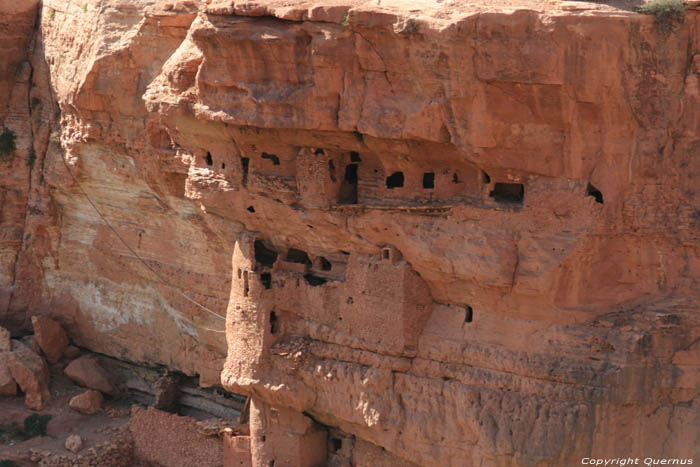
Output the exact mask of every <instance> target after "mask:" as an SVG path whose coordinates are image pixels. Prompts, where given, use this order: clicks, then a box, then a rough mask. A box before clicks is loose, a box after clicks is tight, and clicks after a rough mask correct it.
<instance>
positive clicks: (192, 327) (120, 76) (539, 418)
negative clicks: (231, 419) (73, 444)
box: [0, 0, 700, 467]
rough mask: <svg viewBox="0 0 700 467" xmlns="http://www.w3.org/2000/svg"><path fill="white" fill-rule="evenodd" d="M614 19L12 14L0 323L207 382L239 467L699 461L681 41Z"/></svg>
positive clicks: (389, 8)
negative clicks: (238, 410) (242, 412)
mask: <svg viewBox="0 0 700 467" xmlns="http://www.w3.org/2000/svg"><path fill="white" fill-rule="evenodd" d="M5 3H6V2H5ZM632 3H633V2H626V1H619V2H605V3H585V2H547V1H536V0H523V1H515V0H501V1H498V2H486V1H475V2H470V3H467V2H463V1H451V2H428V1H419V2H405V1H400V0H382V2H358V3H355V4H352V3H351V2H342V1H335V0H326V1H316V2H311V1H308V2H307V1H299V2H285V1H281V0H279V1H278V0H263V1H257V2H246V1H242V2H232V1H230V0H228V1H224V0H211V1H206V2H199V1H197V2H187V1H169V2H165V1H158V0H149V1H147V2H137V1H135V0H106V1H104V2H93V1H88V2H83V1H78V0H69V1H62V2H59V1H58V0H45V1H44V2H43V4H42V7H41V11H40V12H39V17H38V18H37V19H36V21H37V24H38V27H37V29H36V30H34V29H32V27H33V24H34V23H33V22H32V21H33V20H31V21H30V19H31V18H33V16H32V15H33V14H34V13H35V12H34V10H32V9H31V8H29V7H27V10H26V11H25V12H24V13H22V14H24V15H25V16H23V18H25V21H24V23H22V22H16V23H13V24H16V26H13V31H16V32H14V33H13V34H17V37H21V38H22V41H23V42H22V41H18V42H16V43H17V44H20V46H18V47H17V48H16V49H12V50H11V51H10V49H7V50H8V51H5V49H2V53H12V54H14V55H13V57H15V58H13V60H14V61H16V62H17V63H18V65H16V66H15V68H12V69H9V68H8V69H5V70H4V71H3V75H2V76H0V79H1V80H2V81H1V82H2V85H1V86H0V92H2V94H3V96H0V104H1V105H0V118H2V119H4V120H0V123H2V124H3V125H4V126H6V127H11V128H13V129H14V131H15V133H16V134H17V135H18V140H17V141H18V144H17V146H18V148H17V150H16V151H15V157H14V159H13V160H12V161H9V162H3V161H0V164H4V165H3V168H4V171H3V172H2V173H0V187H2V193H3V194H2V196H4V197H5V198H3V201H2V208H1V209H2V216H0V228H2V232H3V234H2V237H1V238H0V260H1V261H0V313H2V315H0V316H2V322H0V325H3V326H5V327H8V328H9V329H11V330H12V331H13V332H21V331H22V330H25V329H28V326H29V323H30V317H31V316H32V315H33V314H46V315H52V316H53V317H54V318H55V319H56V320H57V321H59V322H60V323H61V324H62V325H63V326H64V327H65V329H66V331H67V332H68V334H69V336H70V338H71V339H72V340H73V341H74V342H75V343H76V344H77V345H80V346H82V347H87V348H89V349H91V350H93V351H97V352H102V353H105V354H108V355H113V356H116V357H121V358H125V359H129V360H132V361H139V362H146V363H151V364H162V365H166V366H168V367H170V368H172V369H175V370H180V371H182V372H184V373H186V374H190V375H194V374H200V375H202V384H203V385H211V384H213V383H212V380H213V378H212V376H211V375H212V374H216V373H218V371H219V370H220V369H221V367H222V365H223V372H222V373H221V383H222V384H223V386H224V387H225V388H226V389H228V390H229V391H233V392H236V393H243V394H247V395H250V396H251V398H252V403H251V414H250V430H251V433H250V439H249V440H243V438H242V439H241V441H240V442H237V444H236V446H235V447H237V449H238V448H239V447H240V446H239V444H240V445H241V446H242V445H244V444H245V445H246V446H248V444H249V446H250V451H251V456H252V457H251V462H252V465H270V462H273V461H274V462H276V464H275V465H277V466H278V467H279V466H280V465H311V464H314V463H316V464H324V463H327V464H328V465H346V464H347V463H351V462H352V463H353V465H358V466H376V465H396V466H399V465H424V466H433V465H445V466H450V465H453V466H461V465H551V466H560V465H575V464H578V463H580V460H581V458H583V457H630V456H631V457H640V458H641V457H656V458H662V457H663V458H692V457H693V456H695V458H696V459H697V458H699V457H700V397H698V388H699V387H700V344H699V342H700V315H699V314H698V307H697V303H698V295H700V292H699V291H700V287H698V285H699V284H698V282H699V281H698V278H699V277H700V254H699V249H700V237H699V235H698V234H699V233H700V197H698V196H696V194H695V192H696V191H697V188H696V187H697V185H698V177H700V158H698V157H697V156H698V154H697V153H698V150H699V148H700V139H699V137H698V129H699V128H700V58H699V57H700V47H699V45H698V38H699V37H700V34H699V33H700V14H699V13H698V10H697V9H696V7H695V5H691V8H689V10H688V11H687V12H686V15H685V19H684V21H683V22H682V24H679V25H676V26H675V28H674V29H673V30H672V31H670V32H668V33H664V32H662V31H660V30H659V28H658V27H657V26H656V25H655V24H654V19H653V17H650V16H645V15H640V14H637V13H635V12H634V10H633V8H632ZM17 14H20V13H16V12H15V11H12V10H11V9H9V7H6V6H5V4H4V3H3V2H1V1H0V21H1V22H2V23H3V24H5V23H7V22H8V21H10V20H12V19H13V18H15V16H13V15H17ZM22 25H24V26H22ZM27 70H29V71H27ZM33 98H36V99H37V100H36V101H34V100H33ZM3 99H4V100H3ZM33 102H34V103H35V105H34V106H32V103H33ZM37 102H38V103H37ZM31 154H34V157H35V159H31V157H30V156H31ZM30 159H31V160H32V161H33V162H32V164H29V162H28V161H29V160H30ZM218 315H220V316H218ZM224 317H225V322H224V319H223V318H224ZM224 355H226V360H225V364H224V363H223V356H224ZM267 440H269V441H267ZM236 452H238V451H236ZM244 465H245V464H244Z"/></svg>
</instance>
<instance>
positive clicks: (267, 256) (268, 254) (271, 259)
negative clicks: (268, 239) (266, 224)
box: [253, 240, 277, 268]
mask: <svg viewBox="0 0 700 467" xmlns="http://www.w3.org/2000/svg"><path fill="white" fill-rule="evenodd" d="M253 249H254V250H255V261H256V262H257V263H258V264H259V265H261V266H263V267H266V268H271V267H272V265H273V264H275V261H277V252H276V251H275V250H273V249H271V248H268V247H267V246H265V243H264V242H263V241H262V240H255V242H254V243H253Z"/></svg>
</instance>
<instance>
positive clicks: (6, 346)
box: [0, 327, 11, 352]
mask: <svg viewBox="0 0 700 467" xmlns="http://www.w3.org/2000/svg"><path fill="white" fill-rule="evenodd" d="M10 350H11V344H10V331H8V330H7V329H5V328H3V327H0V352H9V351H10Z"/></svg>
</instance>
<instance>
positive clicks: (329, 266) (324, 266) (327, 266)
mask: <svg viewBox="0 0 700 467" xmlns="http://www.w3.org/2000/svg"><path fill="white" fill-rule="evenodd" d="M332 268H333V265H332V264H331V262H330V261H328V260H327V259H326V258H324V257H323V256H321V270H323V271H330V270H331V269H332Z"/></svg>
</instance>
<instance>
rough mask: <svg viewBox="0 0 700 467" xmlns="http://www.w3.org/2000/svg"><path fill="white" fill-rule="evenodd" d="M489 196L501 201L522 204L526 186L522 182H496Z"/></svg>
mask: <svg viewBox="0 0 700 467" xmlns="http://www.w3.org/2000/svg"><path fill="white" fill-rule="evenodd" d="M489 196H491V198H493V199H494V200H496V201H498V202H499V203H515V204H522V203H523V199H524V198H525V186H524V185H523V184H522V183H496V184H495V185H494V186H493V190H492V191H491V193H490V194H489Z"/></svg>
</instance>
